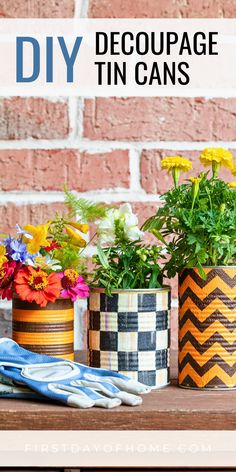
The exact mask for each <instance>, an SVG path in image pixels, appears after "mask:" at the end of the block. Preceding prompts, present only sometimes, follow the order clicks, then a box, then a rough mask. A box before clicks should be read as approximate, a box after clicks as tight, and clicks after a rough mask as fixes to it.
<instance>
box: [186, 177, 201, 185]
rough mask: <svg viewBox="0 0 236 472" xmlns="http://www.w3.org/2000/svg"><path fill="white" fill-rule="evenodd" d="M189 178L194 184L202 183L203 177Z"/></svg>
mask: <svg viewBox="0 0 236 472" xmlns="http://www.w3.org/2000/svg"><path fill="white" fill-rule="evenodd" d="M189 180H190V182H192V184H200V182H201V180H202V179H201V177H189Z"/></svg>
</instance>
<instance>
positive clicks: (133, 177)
mask: <svg viewBox="0 0 236 472" xmlns="http://www.w3.org/2000/svg"><path fill="white" fill-rule="evenodd" d="M140 158H141V152H140V151H139V150H138V149H130V151H129V166H130V189H131V190H133V191H139V192H142V193H143V192H144V190H143V189H142V187H141V183H140Z"/></svg>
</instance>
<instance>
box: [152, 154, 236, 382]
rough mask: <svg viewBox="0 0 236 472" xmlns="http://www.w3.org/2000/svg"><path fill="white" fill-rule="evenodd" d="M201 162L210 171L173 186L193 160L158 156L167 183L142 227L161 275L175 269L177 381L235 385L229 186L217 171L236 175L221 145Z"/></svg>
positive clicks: (234, 218) (232, 197) (232, 198)
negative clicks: (162, 249) (151, 239)
mask: <svg viewBox="0 0 236 472" xmlns="http://www.w3.org/2000/svg"><path fill="white" fill-rule="evenodd" d="M200 161H201V163H202V164H203V165H204V166H208V167H211V168H212V173H211V174H209V172H202V173H201V174H200V175H198V176H197V177H190V178H189V180H188V182H187V183H185V184H182V185H179V176H180V172H186V171H189V170H191V169H192V163H191V162H190V161H189V160H188V159H184V158H182V157H180V156H174V157H167V158H164V159H163V160H162V168H163V169H167V170H168V171H169V172H171V173H172V175H173V180H174V186H173V188H172V189H171V190H169V191H168V192H167V193H166V194H164V195H163V196H162V200H163V206H162V207H160V208H159V209H158V211H157V214H156V215H155V216H153V217H152V218H150V219H149V220H148V221H147V222H146V223H145V225H144V229H146V230H149V231H151V232H152V233H153V234H155V235H156V236H157V238H158V239H159V240H161V241H162V242H163V243H164V244H165V245H166V250H167V253H168V254H169V260H168V261H167V263H166V264H165V267H164V272H165V273H166V274H167V275H168V276H169V277H173V276H174V275H175V274H176V273H178V274H179V316H180V318H179V385H180V386H182V387H185V388H205V389H211V388H214V389H215V388H224V389H226V388H235V387H236V316H235V308H236V192H235V190H234V188H235V187H236V183H235V182H231V183H226V182H224V181H223V180H222V179H221V178H219V176H218V174H219V170H220V168H221V167H227V168H229V169H230V170H231V171H232V174H233V175H236V166H235V164H234V163H233V156H232V154H231V153H230V152H229V151H228V150H225V149H221V148H213V149H212V148H208V149H205V150H204V151H202V153H201V155H200ZM166 241H168V242H166Z"/></svg>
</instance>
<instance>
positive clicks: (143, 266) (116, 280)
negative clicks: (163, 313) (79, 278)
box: [92, 241, 162, 295]
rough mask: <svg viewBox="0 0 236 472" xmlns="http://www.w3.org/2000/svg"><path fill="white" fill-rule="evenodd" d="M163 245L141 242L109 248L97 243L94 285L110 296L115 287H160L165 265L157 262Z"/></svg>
mask: <svg viewBox="0 0 236 472" xmlns="http://www.w3.org/2000/svg"><path fill="white" fill-rule="evenodd" d="M159 253H160V248H158V247H156V246H145V245H144V244H142V243H140V242H139V241H134V242H131V243H126V244H123V245H117V246H114V247H109V248H102V247H100V246H98V254H97V255H96V256H94V258H93V261H94V263H95V271H94V275H93V280H92V283H93V285H96V286H99V287H103V288H105V289H106V293H107V294H108V295H111V292H112V290H113V289H142V288H159V287H161V286H162V268H161V267H160V265H159V264H158V258H159Z"/></svg>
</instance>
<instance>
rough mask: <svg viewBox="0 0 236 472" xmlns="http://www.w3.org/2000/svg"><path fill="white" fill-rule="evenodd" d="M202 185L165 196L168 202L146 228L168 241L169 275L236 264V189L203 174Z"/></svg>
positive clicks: (201, 177) (186, 187) (183, 186)
mask: <svg viewBox="0 0 236 472" xmlns="http://www.w3.org/2000/svg"><path fill="white" fill-rule="evenodd" d="M199 180H200V182H198V186H196V185H194V183H187V184H183V185H180V186H179V187H177V188H174V189H171V190H170V191H169V192H167V193H166V194H164V195H163V196H162V199H163V201H164V205H163V206H162V207H161V208H159V210H158V211H157V214H156V215H155V216H154V217H152V218H150V219H149V220H147V221H146V222H145V224H144V226H143V229H144V230H148V231H150V232H152V233H153V234H154V235H156V236H157V237H158V239H159V240H161V241H163V240H165V241H170V242H168V243H166V246H167V252H168V253H169V254H170V259H169V261H168V262H167V263H166V265H165V268H164V269H165V270H166V272H167V275H168V277H173V276H174V275H175V274H176V272H179V271H180V270H181V269H182V268H183V267H198V268H199V270H200V273H201V275H202V276H204V271H203V268H202V267H203V266H224V265H233V264H236V191H234V190H231V189H230V188H229V186H228V185H227V184H226V183H225V182H223V181H222V180H221V179H219V178H211V179H208V177H207V174H201V176H200V179H199Z"/></svg>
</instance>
